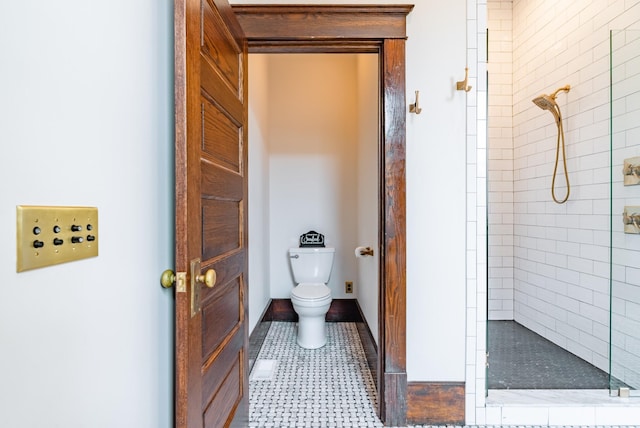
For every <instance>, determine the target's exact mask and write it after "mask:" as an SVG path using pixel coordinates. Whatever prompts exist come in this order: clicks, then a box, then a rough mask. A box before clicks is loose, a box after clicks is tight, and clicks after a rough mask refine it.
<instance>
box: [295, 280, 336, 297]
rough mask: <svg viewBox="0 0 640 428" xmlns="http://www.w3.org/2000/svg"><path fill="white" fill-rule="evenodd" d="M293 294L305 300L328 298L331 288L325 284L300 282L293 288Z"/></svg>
mask: <svg viewBox="0 0 640 428" xmlns="http://www.w3.org/2000/svg"><path fill="white" fill-rule="evenodd" d="M291 296H292V297H295V298H297V299H304V300H319V299H326V298H327V297H330V296H331V289H330V288H329V287H327V286H326V285H324V284H300V285H297V286H295V287H294V288H293V290H292V291H291Z"/></svg>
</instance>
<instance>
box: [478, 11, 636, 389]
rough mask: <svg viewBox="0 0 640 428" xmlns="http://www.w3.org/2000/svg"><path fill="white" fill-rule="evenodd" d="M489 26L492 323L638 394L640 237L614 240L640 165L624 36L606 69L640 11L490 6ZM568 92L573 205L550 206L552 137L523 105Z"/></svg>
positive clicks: (630, 37)
mask: <svg viewBox="0 0 640 428" xmlns="http://www.w3.org/2000/svg"><path fill="white" fill-rule="evenodd" d="M487 12H488V25H487V26H488V39H489V43H488V63H487V67H488V132H487V136H488V161H487V162H488V172H487V173H488V204H487V206H488V214H487V221H488V231H489V232H488V266H487V269H488V307H487V312H488V313H487V316H488V319H489V320H515V321H517V322H518V323H520V324H522V325H524V326H526V327H528V328H529V329H531V330H533V331H535V332H536V333H538V334H540V335H542V336H544V337H545V338H547V339H549V340H551V341H553V342H554V343H556V344H558V345H559V346H561V347H562V348H565V349H567V350H569V351H570V352H572V353H574V354H576V355H578V356H579V357H581V358H582V359H584V360H586V361H587V362H589V363H591V364H593V365H594V366H596V367H598V368H600V369H602V370H604V371H607V372H609V364H610V360H611V361H612V362H613V367H614V369H613V370H614V371H613V374H614V376H616V377H619V378H624V379H626V381H627V382H628V383H631V384H635V385H636V387H638V386H640V382H638V381H637V380H633V379H638V374H637V372H636V371H637V370H640V361H637V360H638V358H640V357H638V355H640V341H639V340H638V339H637V336H636V337H635V338H634V337H633V335H631V334H629V333H630V332H632V331H633V330H635V331H638V330H639V328H638V327H640V315H634V314H640V306H638V305H639V304H640V288H639V287H638V286H639V285H640V280H639V279H638V278H640V269H639V268H640V263H638V262H635V261H634V256H637V252H638V251H640V236H632V235H629V234H624V233H623V232H622V226H623V225H622V217H621V213H622V209H623V206H624V205H640V187H638V186H633V187H635V188H632V187H625V186H623V184H622V162H623V159H624V158H627V157H631V156H638V155H640V127H639V126H638V124H640V82H639V80H638V79H639V78H638V74H637V73H640V48H639V47H638V38H637V33H638V32H634V31H626V32H625V34H624V35H620V36H619V38H620V39H619V40H617V39H615V38H614V39H613V40H614V43H613V48H614V51H613V52H614V53H613V55H610V52H611V47H612V46H611V43H610V40H611V38H610V30H617V29H627V28H636V29H639V28H640V2H628V1H627V2H625V1H622V0H620V1H612V2H573V1H564V0H563V1H559V2H558V1H547V0H539V1H528V0H514V1H499V0H489V1H488V3H487ZM614 37H615V36H614ZM623 39H624V40H623ZM616 49H617V50H616ZM611 58H613V59H614V60H615V61H616V62H619V64H617V63H616V64H614V68H613V70H614V72H613V75H614V76H619V77H617V78H616V80H617V81H614V82H613V84H612V83H611V82H610V77H611V76H612V74H611V73H610V65H611V64H610V59H611ZM633 70H637V71H635V72H634V71H633ZM566 84H570V85H571V90H570V92H568V93H566V94H565V93H563V94H560V95H559V96H558V99H557V101H558V104H559V105H560V108H561V110H562V113H563V116H564V120H563V123H564V127H565V136H566V145H567V169H568V173H569V179H570V182H571V196H570V199H569V201H568V202H567V203H566V204H556V203H554V202H553V200H552V199H551V192H550V183H551V175H552V173H553V166H554V160H555V154H556V135H557V134H556V133H557V129H556V125H555V122H554V118H553V117H552V116H551V115H550V114H549V112H546V111H543V110H540V109H538V108H537V107H536V106H535V105H534V104H533V103H532V102H531V100H532V99H533V98H534V97H536V96H538V95H540V94H545V93H546V94H548V93H551V92H553V91H555V90H556V89H557V88H559V87H562V86H564V85H566ZM611 88H614V91H613V92H614V97H615V98H614V102H613V104H612V103H610V89H611ZM611 106H613V118H614V120H613V122H611V121H610V118H611V117H612V110H611ZM610 126H613V127H614V130H613V134H612V135H613V136H614V140H613V149H614V150H613V152H612V151H611V138H610ZM612 154H613V157H612ZM560 168H561V167H560ZM563 183H564V181H563V180H562V179H558V180H557V181H556V186H558V187H557V190H556V192H557V193H560V194H561V195H563V194H564V191H565V188H564V186H563ZM612 198H613V204H612ZM612 205H613V206H612ZM612 209H613V215H611V212H612ZM612 239H613V247H614V249H613V252H612V263H610V245H611V243H612ZM611 278H613V296H614V299H613V300H612V299H610V285H611V284H610V279H611ZM612 301H613V313H612V317H613V318H612V319H613V321H612V323H611V324H610V304H611V302H612ZM610 326H612V331H613V333H612V340H611V345H612V346H613V347H614V349H613V351H611V353H610V349H609V347H610ZM610 355H611V358H610ZM634 368H635V369H634Z"/></svg>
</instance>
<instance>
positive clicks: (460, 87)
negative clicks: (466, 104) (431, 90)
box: [456, 67, 471, 92]
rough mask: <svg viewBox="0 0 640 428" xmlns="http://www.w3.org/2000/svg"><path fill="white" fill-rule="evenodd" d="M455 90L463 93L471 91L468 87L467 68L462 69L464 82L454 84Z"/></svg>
mask: <svg viewBox="0 0 640 428" xmlns="http://www.w3.org/2000/svg"><path fill="white" fill-rule="evenodd" d="M456 89H457V90H458V91H465V92H469V91H470V90H471V86H469V67H465V68H464V80H462V81H459V82H456Z"/></svg>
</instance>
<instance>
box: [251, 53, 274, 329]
mask: <svg viewBox="0 0 640 428" xmlns="http://www.w3.org/2000/svg"><path fill="white" fill-rule="evenodd" d="M267 58H268V57H267V56H265V55H262V54H250V55H249V94H250V95H249V98H250V100H249V131H248V132H249V171H248V174H249V287H248V289H249V331H250V332H251V331H253V329H254V327H255V326H256V324H257V323H258V322H259V321H260V317H261V316H262V313H263V312H264V310H265V309H266V307H267V305H268V304H269V299H270V297H271V293H270V288H269V276H270V272H271V269H270V267H269V262H270V258H269V251H265V249H268V248H269V146H268V141H267V137H268V135H269V120H268V114H269V85H268V72H269V67H268V63H267Z"/></svg>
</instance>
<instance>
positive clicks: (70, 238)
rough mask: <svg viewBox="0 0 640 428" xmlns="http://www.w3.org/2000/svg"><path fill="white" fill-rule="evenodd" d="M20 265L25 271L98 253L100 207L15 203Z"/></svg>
mask: <svg viewBox="0 0 640 428" xmlns="http://www.w3.org/2000/svg"><path fill="white" fill-rule="evenodd" d="M16 226H17V253H18V254H17V255H18V257H17V259H18V260H17V266H16V270H17V271H18V272H22V271H25V270H30V269H37V268H41V267H45V266H51V265H55V264H59V263H66V262H71V261H74V260H79V259H85V258H88V257H96V256H97V255H98V208H96V207H44V206H27V205H18V206H17V207H16Z"/></svg>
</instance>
